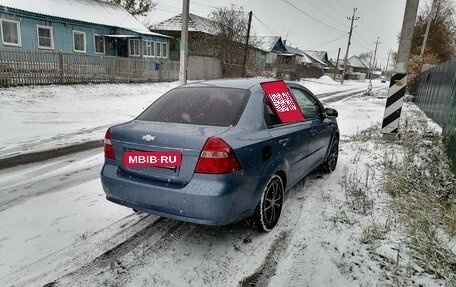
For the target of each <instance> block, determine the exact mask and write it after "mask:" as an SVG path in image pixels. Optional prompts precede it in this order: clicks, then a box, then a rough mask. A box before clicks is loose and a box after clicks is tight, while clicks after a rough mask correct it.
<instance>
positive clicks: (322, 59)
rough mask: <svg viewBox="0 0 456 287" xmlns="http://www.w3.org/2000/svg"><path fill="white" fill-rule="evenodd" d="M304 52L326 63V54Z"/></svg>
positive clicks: (324, 52)
mask: <svg viewBox="0 0 456 287" xmlns="http://www.w3.org/2000/svg"><path fill="white" fill-rule="evenodd" d="M304 52H305V53H306V54H307V55H310V56H312V57H314V58H316V59H318V60H320V61H322V62H325V63H326V62H327V61H328V53H327V52H326V51H315V50H305V51H304Z"/></svg>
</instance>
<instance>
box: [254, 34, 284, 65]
mask: <svg viewBox="0 0 456 287" xmlns="http://www.w3.org/2000/svg"><path fill="white" fill-rule="evenodd" d="M251 42H252V45H254V46H255V47H256V48H257V50H258V51H259V52H260V55H257V56H256V57H257V59H258V60H259V61H264V64H265V66H266V67H271V66H272V65H273V64H274V63H275V62H276V61H277V57H278V55H280V54H284V53H287V52H288V51H287V48H286V47H285V44H284V43H283V41H282V38H281V37H280V36H255V37H251ZM260 64H261V63H260Z"/></svg>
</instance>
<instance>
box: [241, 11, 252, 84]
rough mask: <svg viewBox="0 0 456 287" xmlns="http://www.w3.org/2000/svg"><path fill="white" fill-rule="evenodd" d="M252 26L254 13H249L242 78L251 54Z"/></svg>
mask: <svg viewBox="0 0 456 287" xmlns="http://www.w3.org/2000/svg"><path fill="white" fill-rule="evenodd" d="M251 25H252V11H250V12H249V24H248V27H247V38H246V39H245V50H244V62H243V63H242V77H243V78H244V77H245V74H246V70H247V67H246V66H247V59H248V54H249V39H250V26H251Z"/></svg>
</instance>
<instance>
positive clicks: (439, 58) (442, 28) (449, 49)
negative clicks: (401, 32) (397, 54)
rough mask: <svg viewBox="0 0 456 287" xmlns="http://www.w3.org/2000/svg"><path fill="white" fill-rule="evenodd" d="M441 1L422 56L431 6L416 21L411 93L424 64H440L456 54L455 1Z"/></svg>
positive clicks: (411, 62)
mask: <svg viewBox="0 0 456 287" xmlns="http://www.w3.org/2000/svg"><path fill="white" fill-rule="evenodd" d="M434 1H439V2H438V5H437V11H436V14H435V15H433V18H432V22H431V26H430V30H429V37H428V41H427V43H426V49H425V51H424V54H423V56H422V57H420V51H421V45H422V43H423V40H424V34H425V31H426V26H427V22H428V19H429V15H430V13H431V7H429V6H427V7H426V8H425V9H423V10H422V11H421V12H420V14H419V16H418V19H417V21H416V24H415V30H414V33H413V40H412V48H411V54H412V56H411V59H410V62H409V69H408V74H409V80H408V84H407V85H408V89H409V91H410V92H411V93H414V92H415V90H416V84H417V78H418V76H419V75H420V73H421V69H422V66H423V64H433V65H438V64H440V63H443V62H445V61H448V60H450V59H453V58H454V57H455V56H456V24H455V21H454V20H455V15H456V14H455V10H454V3H452V1H451V0H434Z"/></svg>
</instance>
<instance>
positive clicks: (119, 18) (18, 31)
mask: <svg viewBox="0 0 456 287" xmlns="http://www.w3.org/2000/svg"><path fill="white" fill-rule="evenodd" d="M0 25H1V31H2V35H1V43H0V50H1V49H21V50H27V51H60V52H71V53H79V54H87V55H108V56H119V57H134V58H140V57H147V58H154V59H159V60H168V59H169V53H168V49H169V39H170V37H169V36H165V35H161V34H158V33H153V32H151V31H149V30H148V29H147V28H146V27H144V26H143V25H142V24H141V22H139V21H138V20H137V19H136V18H135V17H133V16H132V15H131V14H130V13H128V12H127V11H126V10H125V9H124V8H123V7H122V6H120V5H117V4H111V3H106V2H102V1H97V0H78V1H75V0H39V1H30V0H2V1H1V2H0Z"/></svg>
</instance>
